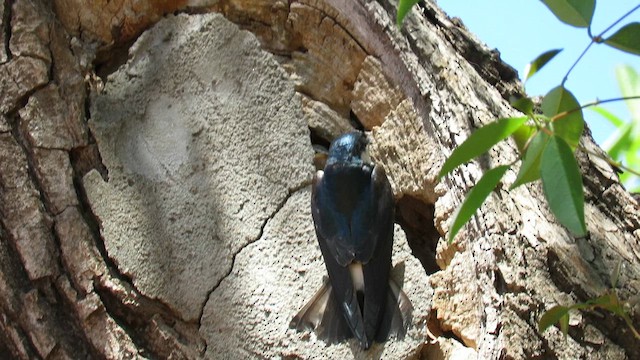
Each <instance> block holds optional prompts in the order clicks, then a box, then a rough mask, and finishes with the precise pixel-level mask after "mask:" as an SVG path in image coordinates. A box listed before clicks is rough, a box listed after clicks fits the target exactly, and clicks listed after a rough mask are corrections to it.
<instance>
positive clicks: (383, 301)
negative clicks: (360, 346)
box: [363, 166, 394, 339]
mask: <svg viewBox="0 0 640 360" xmlns="http://www.w3.org/2000/svg"><path fill="white" fill-rule="evenodd" d="M371 187H372V189H373V190H372V193H371V197H372V201H373V206H372V208H373V209H374V210H375V212H374V213H375V217H374V221H373V222H372V223H371V225H370V228H369V229H367V230H368V236H369V241H370V243H372V244H375V247H374V248H373V249H371V251H372V254H371V256H370V258H369V259H368V261H367V262H365V263H364V266H363V274H364V288H365V294H364V324H365V332H366V334H367V337H368V338H371V339H373V338H374V337H376V334H377V332H378V330H379V329H380V327H381V324H382V318H383V317H384V314H385V312H387V306H386V305H387V298H388V295H389V273H390V271H391V253H392V251H393V217H394V203H393V194H392V192H391V186H390V185H389V181H388V180H387V176H386V174H385V171H384V169H383V168H382V167H380V166H376V167H374V169H373V172H372V175H371ZM385 337H386V335H385Z"/></svg>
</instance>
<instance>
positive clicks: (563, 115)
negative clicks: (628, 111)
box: [551, 95, 640, 121]
mask: <svg viewBox="0 0 640 360" xmlns="http://www.w3.org/2000/svg"><path fill="white" fill-rule="evenodd" d="M638 99H640V95H635V96H624V97H618V98H612V99H605V100H595V101H592V102H590V103H586V104H584V105H580V106H579V107H577V108H573V109H571V110H567V111H563V112H561V113H559V114H555V115H554V116H553V117H552V118H551V121H556V120H558V119H561V118H563V117H565V116H567V115H569V114H572V113H574V112H576V111H578V110H582V109H584V108H588V107H590V106H596V105H600V104H606V103H610V102H614V101H624V100H638Z"/></svg>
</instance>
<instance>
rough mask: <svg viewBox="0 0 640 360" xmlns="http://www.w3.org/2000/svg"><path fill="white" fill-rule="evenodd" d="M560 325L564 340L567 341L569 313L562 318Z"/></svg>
mask: <svg viewBox="0 0 640 360" xmlns="http://www.w3.org/2000/svg"><path fill="white" fill-rule="evenodd" d="M559 323H560V330H561V331H562V335H564V338H565V339H566V338H567V333H568V332H569V313H566V314H565V315H564V316H563V317H561V318H560V321H559Z"/></svg>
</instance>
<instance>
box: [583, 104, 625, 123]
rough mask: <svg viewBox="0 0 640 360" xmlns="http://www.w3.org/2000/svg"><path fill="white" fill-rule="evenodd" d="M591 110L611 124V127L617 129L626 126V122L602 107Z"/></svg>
mask: <svg viewBox="0 0 640 360" xmlns="http://www.w3.org/2000/svg"><path fill="white" fill-rule="evenodd" d="M590 109H591V110H593V111H595V112H597V113H598V114H600V115H601V116H602V117H603V118H605V119H607V120H608V121H609V122H610V123H611V125H613V126H615V127H617V128H619V127H621V126H622V125H624V121H623V120H622V119H620V118H619V117H617V116H616V115H615V114H613V113H612V112H611V111H609V110H607V109H605V108H603V107H602V106H592V107H590Z"/></svg>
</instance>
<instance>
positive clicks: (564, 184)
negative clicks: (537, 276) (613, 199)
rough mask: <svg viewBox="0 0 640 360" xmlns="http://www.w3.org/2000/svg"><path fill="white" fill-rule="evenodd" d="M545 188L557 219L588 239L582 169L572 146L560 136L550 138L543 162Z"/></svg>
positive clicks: (576, 233)
mask: <svg viewBox="0 0 640 360" xmlns="http://www.w3.org/2000/svg"><path fill="white" fill-rule="evenodd" d="M540 177H541V178H542V188H543V190H544V195H545V197H546V198H547V202H548V203H549V208H550V209H551V212H553V214H554V215H555V217H556V219H558V221H559V222H560V223H561V224H562V225H564V226H565V227H566V228H567V229H569V230H570V231H571V232H572V233H573V234H575V235H576V236H585V235H586V234H587V227H586V225H585V222H584V193H583V190H582V178H581V177H580V169H579V168H578V164H577V163H576V159H575V158H574V157H573V152H572V151H571V148H570V147H569V145H568V144H567V143H566V142H565V141H564V140H563V139H562V138H561V137H559V136H553V137H551V138H550V139H549V142H548V143H547V146H546V147H545V150H544V152H543V153H542V159H541V162H540Z"/></svg>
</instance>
